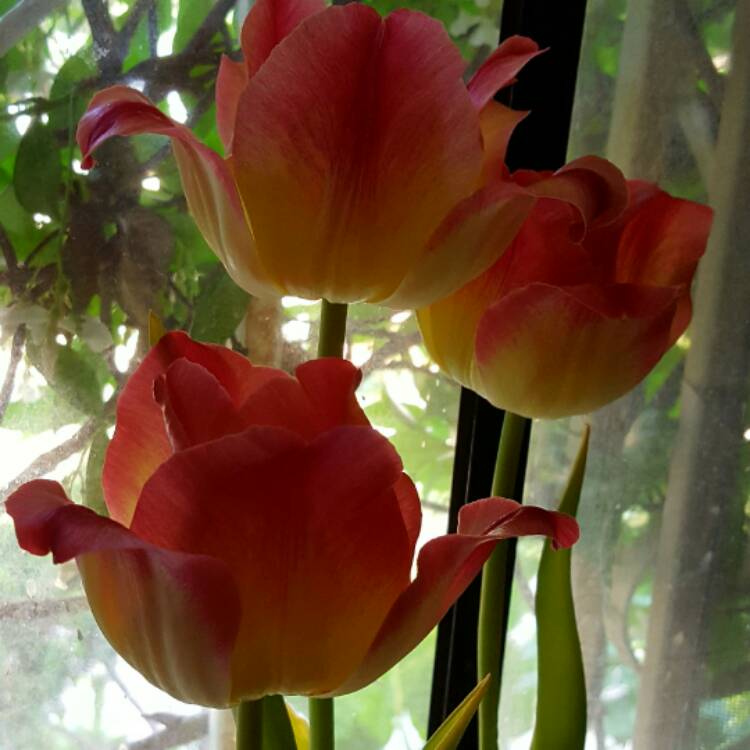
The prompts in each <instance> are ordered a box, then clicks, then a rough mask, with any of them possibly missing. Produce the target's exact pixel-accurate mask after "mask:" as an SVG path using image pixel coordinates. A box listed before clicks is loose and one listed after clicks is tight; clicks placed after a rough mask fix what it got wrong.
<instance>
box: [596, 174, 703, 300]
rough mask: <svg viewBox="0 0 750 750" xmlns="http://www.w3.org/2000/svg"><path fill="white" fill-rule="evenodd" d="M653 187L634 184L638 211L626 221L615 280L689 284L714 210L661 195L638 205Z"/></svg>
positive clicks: (674, 284)
mask: <svg viewBox="0 0 750 750" xmlns="http://www.w3.org/2000/svg"><path fill="white" fill-rule="evenodd" d="M654 187H655V186H650V185H648V184H645V183H630V188H631V196H632V198H631V201H632V203H633V205H634V208H633V210H632V211H629V212H628V215H627V217H625V221H626V223H625V228H624V231H623V232H622V235H621V237H620V241H619V245H618V246H617V261H616V266H615V280H616V281H617V282H621V283H626V284H627V283H630V284H648V285H653V286H682V285H689V284H690V282H691V281H692V279H693V275H694V273H695V268H696V266H697V265H698V261H699V260H700V259H701V257H702V256H703V253H704V251H705V249H706V242H707V241H708V233H709V232H710V230H711V221H712V217H713V211H712V210H711V209H710V208H709V207H708V206H702V205H700V204H699V203H694V202H693V201H687V200H681V199H679V198H673V197H672V196H670V195H669V194H668V193H665V192H664V191H662V190H657V191H656V192H655V193H652V194H650V195H649V197H648V198H647V199H646V200H639V196H638V195H637V193H642V192H647V193H651V192H652V190H653V188H654ZM597 239H598V238H597ZM602 239H604V238H602Z"/></svg>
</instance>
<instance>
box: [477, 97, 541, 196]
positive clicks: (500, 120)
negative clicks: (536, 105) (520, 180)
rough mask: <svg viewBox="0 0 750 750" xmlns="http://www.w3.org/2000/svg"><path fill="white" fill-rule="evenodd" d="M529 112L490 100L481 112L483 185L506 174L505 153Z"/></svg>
mask: <svg viewBox="0 0 750 750" xmlns="http://www.w3.org/2000/svg"><path fill="white" fill-rule="evenodd" d="M528 114H529V113H528V112H521V111H518V110H515V109H510V107H506V106H504V105H502V104H500V103H499V102H494V101H490V102H487V104H485V105H484V107H483V108H482V111H481V112H480V113H479V127H480V128H481V131H482V145H483V147H484V159H483V162H482V177H481V183H482V184H483V185H486V184H488V183H489V182H492V181H493V179H498V178H499V177H501V176H503V175H504V174H505V171H506V169H507V167H506V166H505V153H506V151H507V150H508V142H509V141H510V137H511V135H513V131H514V130H515V129H516V125H518V123H519V122H521V120H523V119H524V118H525V117H526V116H527V115H528Z"/></svg>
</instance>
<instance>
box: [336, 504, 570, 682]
mask: <svg viewBox="0 0 750 750" xmlns="http://www.w3.org/2000/svg"><path fill="white" fill-rule="evenodd" d="M530 534H544V535H546V536H549V537H552V539H553V542H554V543H555V544H556V545H557V547H568V546H570V545H571V544H573V543H574V542H575V541H576V539H577V538H578V525H577V524H576V522H575V520H574V519H572V518H570V517H569V516H566V515H564V514H562V513H557V512H554V511H547V510H542V509H541V508H535V507H531V506H521V505H519V504H518V503H515V502H514V501H512V500H506V499H504V498H488V499H486V500H480V501H478V502H475V503H470V504H469V505H467V506H465V507H464V508H462V509H461V511H460V513H459V533H457V534H449V535H447V536H442V537H439V538H437V539H433V540H432V541H430V542H427V544H425V546H424V547H422V549H421V551H420V553H419V558H418V562H417V570H418V572H417V577H416V579H415V580H414V581H412V583H411V584H410V585H409V587H408V588H407V589H406V590H405V591H404V592H403V593H402V594H401V596H400V597H399V598H398V600H397V601H396V603H395V604H394V606H393V608H392V609H391V611H390V612H389V613H388V617H387V618H386V620H385V621H384V622H383V624H382V626H381V627H380V630H379V631H378V634H377V636H376V638H375V640H374V641H373V643H372V645H371V647H370V650H369V651H368V652H367V656H366V657H365V659H364V661H363V662H362V664H361V665H360V667H359V669H358V670H357V671H356V672H354V673H353V674H352V675H351V676H350V677H349V678H348V679H347V681H346V682H345V683H344V684H343V685H341V686H340V687H339V688H338V689H337V690H336V691H335V694H337V695H341V694H344V693H349V692H352V691H354V690H359V689H360V688H362V687H364V686H365V685H368V684H369V683H370V682H372V681H373V680H375V679H376V678H377V677H379V676H380V675H381V674H383V673H384V672H385V671H386V670H388V669H390V668H391V667H392V666H393V665H394V664H396V663H397V662H398V661H400V660H401V659H402V658H403V657H404V656H405V655H406V654H408V653H409V652H410V651H411V650H412V649H413V648H414V647H415V646H416V645H417V644H418V643H419V642H420V641H421V640H422V639H423V638H424V637H425V636H426V635H427V634H428V633H429V632H430V630H432V628H433V627H435V625H437V623H438V622H439V621H440V619H441V618H442V617H443V615H444V614H445V613H446V612H447V611H448V609H449V607H450V606H451V605H452V604H453V602H455V600H456V599H457V598H458V597H459V596H460V595H461V594H462V593H463V592H464V590H465V589H466V587H467V586H468V585H469V583H471V581H472V580H473V579H474V577H475V576H476V574H477V573H478V572H479V570H480V569H481V567H482V565H483V564H484V562H485V561H486V560H487V558H488V557H489V556H490V553H491V552H492V550H493V549H494V547H495V545H496V544H497V543H498V542H499V541H501V540H503V539H509V538H511V537H515V536H526V535H530Z"/></svg>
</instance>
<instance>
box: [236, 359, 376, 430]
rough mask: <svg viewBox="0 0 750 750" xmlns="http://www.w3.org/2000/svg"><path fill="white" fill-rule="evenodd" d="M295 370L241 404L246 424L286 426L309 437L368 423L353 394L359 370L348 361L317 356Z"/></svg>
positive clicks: (357, 382) (357, 381)
mask: <svg viewBox="0 0 750 750" xmlns="http://www.w3.org/2000/svg"><path fill="white" fill-rule="evenodd" d="M295 374H296V377H294V378H292V377H282V378H277V379H275V380H273V381H272V382H270V383H268V384H267V385H266V386H265V387H264V388H262V389H260V390H258V391H257V392H255V393H254V394H253V395H252V397H251V398H249V399H248V400H247V401H246V402H245V403H244V404H243V406H242V409H241V414H242V419H243V421H244V422H245V424H246V425H248V426H249V425H253V424H258V425H275V426H277V427H286V428H287V429H289V430H292V431H293V432H296V433H298V434H299V435H301V436H303V437H305V438H307V439H311V438H313V437H315V436H316V435H318V434H320V433H321V432H325V431H326V430H329V429H331V428H332V427H337V426H340V425H369V424H370V423H369V421H368V419H367V417H366V416H365V413H364V412H363V411H362V408H361V407H360V406H359V404H358V403H357V397H356V394H355V390H356V388H357V386H358V385H359V382H360V380H361V379H362V373H361V372H360V371H359V370H358V369H357V368H356V367H355V366H354V365H352V364H351V362H347V361H346V360H343V359H337V358H334V357H331V358H324V359H316V360H313V361H310V362H305V363H304V364H302V365H300V366H299V367H298V368H297V370H296V372H295Z"/></svg>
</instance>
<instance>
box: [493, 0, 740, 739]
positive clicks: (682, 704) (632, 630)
mask: <svg viewBox="0 0 750 750" xmlns="http://www.w3.org/2000/svg"><path fill="white" fill-rule="evenodd" d="M748 28H750V6H749V5H748V3H745V2H738V3H736V4H735V3H732V2H728V3H727V2H721V1H719V0H697V2H692V1H691V2H675V3H672V2H661V1H658V0H653V1H652V0H627V2H626V0H591V2H589V3H588V11H587V21H586V29H585V40H584V46H583V50H582V56H581V64H580V70H579V76H578V90H577V94H576V102H575V110H574V118H573V125H572V130H571V138H570V154H569V155H570V157H571V158H572V157H577V156H581V155H583V154H588V153H597V154H600V155H603V156H607V157H608V158H610V159H612V160H613V161H614V162H615V163H617V164H618V165H619V166H620V167H621V168H622V169H623V171H624V172H625V174H626V176H627V177H629V178H639V179H646V180H650V181H658V182H659V183H660V184H661V185H662V186H663V187H665V188H666V189H668V190H669V191H671V192H673V193H674V194H676V195H680V196H682V197H686V198H691V199H694V200H699V201H702V202H708V203H709V204H710V205H711V206H712V207H713V209H714V211H715V218H714V225H713V231H712V236H711V239H710V241H709V245H708V249H707V252H706V256H705V258H704V260H703V262H702V265H701V268H700V270H699V277H698V280H697V284H696V287H695V290H694V297H693V301H694V316H693V323H692V325H691V327H690V329H689V330H688V332H687V333H686V334H685V335H684V336H683V337H682V338H681V339H680V340H679V341H678V343H677V345H676V346H675V347H674V349H673V350H672V351H670V352H668V353H667V354H666V355H665V357H664V358H663V359H662V361H661V362H660V363H659V365H658V366H657V367H656V369H655V370H654V371H653V372H652V373H651V374H650V375H649V376H648V377H647V378H646V380H645V381H644V382H643V383H642V384H641V385H640V386H639V387H638V388H637V389H635V390H634V391H633V392H632V393H631V394H629V395H627V396H626V397H624V398H622V399H620V400H619V401H617V402H615V403H613V404H611V405H610V406H608V407H606V408H604V409H602V410H601V411H599V412H597V413H595V414H592V415H590V417H589V418H588V421H590V423H591V426H592V440H591V451H590V457H589V467H588V474H587V479H586V484H585V487H584V495H583V498H582V503H581V508H580V514H579V520H580V523H581V530H582V539H581V542H580V543H579V544H578V545H577V546H576V548H575V551H574V554H573V569H574V579H575V580H574V588H575V595H576V606H577V613H578V621H579V626H580V634H581V639H582V643H583V652H584V660H585V667H586V675H587V682H588V710H589V735H588V738H587V745H586V747H587V750H604V748H608V749H609V748H612V749H613V750H614V749H620V750H624V749H625V748H636V750H663V749H665V748H670V749H671V748H674V749H675V750H676V749H677V748H679V749H680V750H717V749H719V748H724V749H727V750H728V748H739V747H745V746H747V743H748V742H749V741H750V669H749V666H750V664H749V663H748V656H747V655H748V645H749V644H750V610H748V602H749V601H750V598H749V597H750V568H748V560H749V558H748V549H750V547H749V546H748V477H749V476H750V463H749V462H748V458H749V456H748V441H749V439H750V431H748V415H747V396H748V386H749V385H750V379H749V378H748V365H749V364H750V337H749V336H748V333H750V314H749V312H748V307H747V304H746V300H747V296H748V293H749V292H750V256H748V252H747V249H748V237H750V224H749V223H748V211H747V202H746V201H747V190H748V180H749V179H750V153H749V151H748V147H747V144H748V142H750V99H749V98H748V92H749V91H750V55H749V54H748V52H749V50H748V45H747V44H746V36H747V29H748ZM581 428H582V420H581V419H573V420H567V421H556V422H538V423H535V425H534V428H533V438H532V456H531V460H530V468H529V479H528V485H527V492H528V498H529V501H532V500H533V501H534V502H539V503H544V502H547V503H549V502H552V501H553V499H554V498H556V497H559V494H560V492H561V489H562V487H563V486H564V482H565V474H566V472H567V469H568V467H569V466H570V464H571V461H572V458H573V456H574V454H575V450H576V447H577V441H578V438H579V435H580V433H581ZM538 555H539V545H537V544H535V543H533V542H528V541H526V540H522V541H521V542H520V544H519V561H520V566H519V569H518V570H517V571H516V589H515V594H514V602H513V613H512V617H511V626H510V634H511V635H510V650H509V657H508V660H507V663H506V680H505V684H506V685H508V687H509V690H507V691H506V692H505V693H504V702H503V706H502V709H501V726H502V727H503V732H504V734H505V736H506V738H507V739H506V742H505V747H507V748H514V749H515V748H526V747H528V741H529V738H530V736H531V735H530V732H531V728H532V726H533V710H534V695H535V681H536V671H535V640H534V637H535V630H534V621H533V619H532V617H531V614H530V613H531V611H532V610H531V609H530V606H531V603H532V601H533V590H534V585H535V574H536V566H537V561H538Z"/></svg>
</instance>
